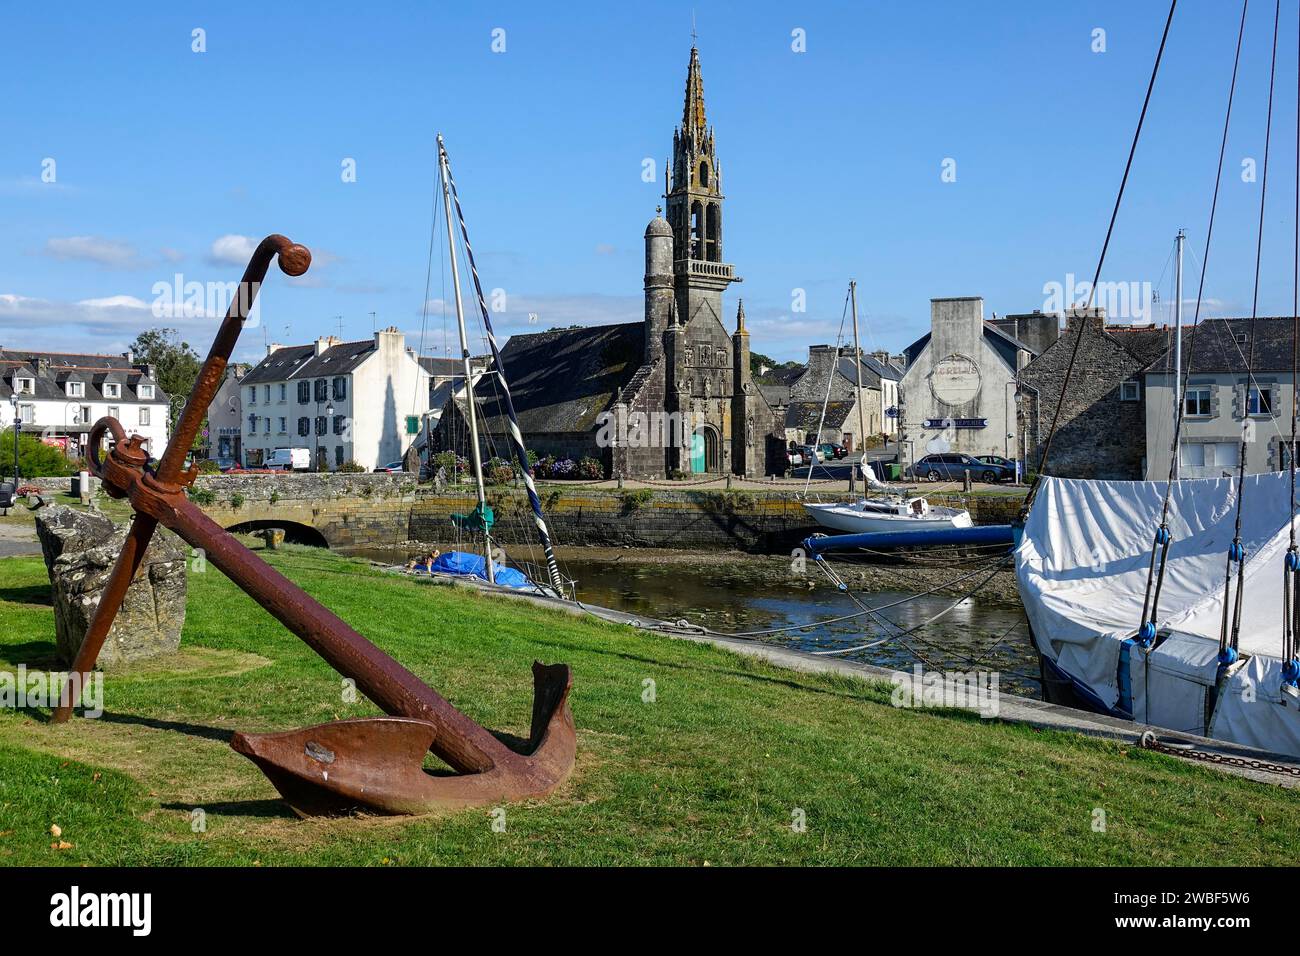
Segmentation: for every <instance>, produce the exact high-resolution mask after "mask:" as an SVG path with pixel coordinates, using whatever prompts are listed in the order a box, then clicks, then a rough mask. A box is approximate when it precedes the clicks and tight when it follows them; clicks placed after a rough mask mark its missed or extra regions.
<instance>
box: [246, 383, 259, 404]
mask: <svg viewBox="0 0 1300 956" xmlns="http://www.w3.org/2000/svg"><path fill="white" fill-rule="evenodd" d="M248 404H250V405H256V404H257V386H256V385H250V386H248Z"/></svg>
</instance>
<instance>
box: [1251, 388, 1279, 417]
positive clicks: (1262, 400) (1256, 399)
mask: <svg viewBox="0 0 1300 956" xmlns="http://www.w3.org/2000/svg"><path fill="white" fill-rule="evenodd" d="M1273 407H1274V406H1273V386H1271V385H1252V386H1251V387H1250V391H1249V393H1248V395H1247V397H1246V414H1247V415H1272V414H1273Z"/></svg>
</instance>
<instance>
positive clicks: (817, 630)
mask: <svg viewBox="0 0 1300 956" xmlns="http://www.w3.org/2000/svg"><path fill="white" fill-rule="evenodd" d="M566 550H569V549H566ZM351 553H352V554H354V555H356V556H358V557H366V558H370V559H371V560H375V561H381V562H384V563H400V562H403V561H405V560H406V558H407V555H406V553H405V552H400V553H397V552H386V551H374V550H364V551H353V552H351ZM536 558H537V556H534V559H536ZM718 560H719V561H720V562H721V561H728V562H735V561H737V560H739V561H744V560H745V559H744V558H737V557H736V556H734V555H728V556H726V557H719V559H718ZM560 565H561V569H562V571H563V573H564V574H565V576H566V577H570V578H573V579H574V580H575V581H576V582H577V587H578V597H579V599H580V600H582V601H583V602H584V603H586V604H595V605H600V606H602V607H608V608H613V609H615V610H619V611H625V612H627V613H630V614H636V615H640V616H643V617H648V618H654V619H657V620H661V621H674V622H675V621H680V620H685V621H689V622H690V623H692V624H700V625H703V626H706V627H708V628H711V629H712V630H715V631H720V632H722V633H728V634H734V633H743V632H753V631H770V630H773V629H776V628H790V627H796V628H797V629H794V630H788V631H782V632H780V633H772V634H764V635H756V637H757V639H759V640H762V641H764V642H766V643H771V644H775V645H779V646H783V647H791V648H796V649H799V650H807V651H826V650H834V649H839V648H843V649H848V648H857V647H858V646H859V645H866V644H870V645H874V646H871V647H865V648H862V649H860V650H852V651H849V652H847V653H845V654H843V655H839V656H841V657H842V658H843V659H844V660H854V661H861V662H864V663H868V664H875V665H878V666H880V667H890V668H898V669H901V670H908V671H910V670H911V669H912V667H913V665H915V664H918V663H919V664H921V665H922V666H924V667H925V669H926V670H927V671H928V670H933V669H938V670H943V671H971V670H984V671H996V672H997V673H998V675H999V677H998V681H999V688H1000V690H1001V691H1002V692H1004V693H1009V694H1016V695H1019V696H1024V697H1035V698H1037V697H1040V696H1041V689H1040V684H1039V680H1038V659H1037V657H1036V655H1035V653H1034V651H1033V648H1032V647H1031V646H1030V644H1029V637H1028V630H1027V628H1026V625H1025V617H1024V612H1023V611H1022V610H1021V609H1020V608H1019V607H1018V606H1012V605H1008V604H1005V603H1001V602H996V601H980V600H979V598H978V597H975V598H966V599H964V600H963V599H960V598H959V597H957V596H954V595H945V594H929V595H925V596H922V597H914V596H913V595H914V594H915V591H911V590H870V591H862V590H857V591H855V592H854V593H855V595H856V596H857V598H858V600H860V601H862V602H863V604H865V605H867V606H869V607H871V608H882V610H881V611H880V612H879V616H880V617H881V618H884V619H885V621H887V622H888V624H885V623H881V622H880V621H879V620H875V619H873V617H872V616H870V615H864V614H858V616H856V617H853V618H851V619H849V620H846V621H838V622H835V623H821V622H823V621H828V620H830V619H832V618H837V617H843V616H845V615H851V614H855V613H857V612H858V611H859V608H858V607H857V606H856V605H855V604H854V603H853V601H852V600H851V599H850V598H849V596H848V595H846V594H843V593H841V592H840V591H838V590H836V588H835V587H834V586H833V585H831V584H830V583H829V582H828V581H827V580H826V579H825V578H824V577H822V576H820V575H818V574H816V573H815V572H813V573H811V574H810V575H809V576H807V577H796V576H789V577H787V576H783V575H780V574H777V575H773V574H768V573H762V572H759V573H753V574H746V573H741V574H737V573H735V571H736V570H737V569H736V566H735V565H734V564H732V565H729V566H727V567H726V568H722V569H720V570H721V571H723V572H725V573H710V571H709V568H708V565H707V563H704V564H701V563H699V561H698V560H697V561H696V562H693V563H690V564H682V563H678V562H674V561H663V560H657V559H655V558H653V557H651V558H647V559H643V560H638V559H637V556H636V552H635V551H630V552H629V551H623V552H614V553H613V554H612V556H611V555H609V554H606V555H604V556H602V557H601V558H600V559H595V560H588V559H584V558H577V559H575V558H574V557H572V556H571V555H569V556H563V555H562V556H561V559H560ZM899 570H900V571H902V572H905V571H906V569H905V568H900V569H899ZM963 574H969V569H962V568H955V569H954V570H953V572H952V577H953V578H958V577H961V576H962V575H963ZM902 580H903V578H902V576H901V575H900V582H901V581H902ZM971 583H972V584H973V583H974V582H971ZM924 589H925V585H922V584H918V585H917V587H916V590H918V591H919V590H924ZM886 605H891V606H888V607H886ZM954 605H955V606H954ZM944 612H946V613H944ZM940 614H942V617H939V618H938V620H934V621H933V622H931V619H932V618H935V617H936V616H937V615H940ZM912 628H918V629H917V630H916V631H915V632H914V633H909V634H903V635H901V636H899V632H900V631H909V630H911V629H912ZM885 638H889V639H888V640H883V641H882V639H885Z"/></svg>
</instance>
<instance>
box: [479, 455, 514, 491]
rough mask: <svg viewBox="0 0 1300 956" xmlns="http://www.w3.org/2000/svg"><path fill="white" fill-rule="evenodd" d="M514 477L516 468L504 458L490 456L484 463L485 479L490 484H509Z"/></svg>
mask: <svg viewBox="0 0 1300 956" xmlns="http://www.w3.org/2000/svg"><path fill="white" fill-rule="evenodd" d="M514 479H515V470H514V468H513V467H512V466H511V464H510V462H508V461H506V460H505V459H503V458H490V459H488V460H487V461H486V462H485V463H484V465H483V480H484V481H486V482H487V483H488V484H490V485H508V484H509V483H510V482H512V481H514Z"/></svg>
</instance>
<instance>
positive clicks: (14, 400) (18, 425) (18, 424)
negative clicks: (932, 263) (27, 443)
mask: <svg viewBox="0 0 1300 956" xmlns="http://www.w3.org/2000/svg"><path fill="white" fill-rule="evenodd" d="M9 401H10V403H11V404H12V405H13V407H14V416H13V417H14V488H15V489H17V487H18V432H19V431H21V430H22V424H23V420H22V418H20V417H19V415H18V388H17V383H16V382H15V385H14V393H13V394H12V395H10V396H9Z"/></svg>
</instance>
